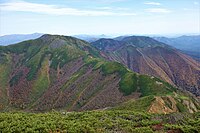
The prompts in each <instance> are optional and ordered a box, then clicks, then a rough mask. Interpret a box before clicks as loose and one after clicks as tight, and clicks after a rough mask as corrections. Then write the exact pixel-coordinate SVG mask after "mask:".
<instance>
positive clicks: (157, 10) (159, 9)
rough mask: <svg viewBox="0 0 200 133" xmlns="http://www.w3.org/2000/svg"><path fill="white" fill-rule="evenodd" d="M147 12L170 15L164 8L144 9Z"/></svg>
mask: <svg viewBox="0 0 200 133" xmlns="http://www.w3.org/2000/svg"><path fill="white" fill-rule="evenodd" d="M146 11H147V12H151V13H170V12H171V11H170V10H168V9H165V8H149V9H146Z"/></svg>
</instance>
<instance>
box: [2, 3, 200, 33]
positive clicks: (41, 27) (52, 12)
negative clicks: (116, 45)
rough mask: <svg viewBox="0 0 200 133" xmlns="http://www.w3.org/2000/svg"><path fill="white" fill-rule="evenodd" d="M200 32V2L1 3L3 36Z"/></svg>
mask: <svg viewBox="0 0 200 133" xmlns="http://www.w3.org/2000/svg"><path fill="white" fill-rule="evenodd" d="M35 32H39V33H49V34H63V35H75V34H93V35H94V34H112V35H124V34H136V35H141V34H156V35H170V34H190V33H200V0H0V35H6V34H29V33H35Z"/></svg>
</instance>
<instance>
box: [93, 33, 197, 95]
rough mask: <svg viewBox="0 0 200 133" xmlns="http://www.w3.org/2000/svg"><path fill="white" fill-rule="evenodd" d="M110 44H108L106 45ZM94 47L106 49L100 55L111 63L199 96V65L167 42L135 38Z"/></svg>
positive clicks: (96, 44)
mask: <svg viewBox="0 0 200 133" xmlns="http://www.w3.org/2000/svg"><path fill="white" fill-rule="evenodd" d="M107 41H109V42H110V43H109V45H108V43H104V42H107ZM92 44H93V45H94V46H95V47H96V48H98V49H100V50H101V49H103V50H102V51H101V53H102V55H103V56H104V57H105V58H107V59H108V60H113V61H118V62H120V63H122V64H124V65H126V66H127V67H128V68H130V69H131V70H133V71H134V72H138V73H140V74H148V75H152V76H155V77H159V78H161V79H163V80H165V81H167V82H168V83H170V84H172V85H176V86H178V87H181V88H184V89H186V90H188V91H190V92H192V93H193V94H195V95H196V96H200V64H199V62H197V61H195V60H193V59H191V58H190V57H188V56H186V55H184V54H182V53H181V52H179V51H178V50H176V49H174V48H172V47H170V46H168V45H166V44H164V43H160V42H158V41H156V40H154V39H152V38H149V37H143V36H138V37H137V36H132V37H124V38H122V39H121V41H117V44H116V41H115V40H110V39H109V40H108V39H104V40H102V39H101V40H98V41H96V42H93V43H92ZM119 44H120V45H119ZM111 46H112V47H111ZM107 47H109V49H107ZM104 49H105V50H104ZM110 49H111V50H110Z"/></svg>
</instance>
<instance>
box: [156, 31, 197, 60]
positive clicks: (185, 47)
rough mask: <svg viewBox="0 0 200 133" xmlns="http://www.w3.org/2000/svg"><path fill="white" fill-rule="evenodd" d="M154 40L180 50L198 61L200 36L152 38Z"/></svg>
mask: <svg viewBox="0 0 200 133" xmlns="http://www.w3.org/2000/svg"><path fill="white" fill-rule="evenodd" d="M154 39H156V40H158V41H160V42H163V43H166V44H169V45H171V46H173V47H175V48H177V49H180V50H182V51H183V52H184V53H186V54H188V55H190V56H192V57H194V58H198V59H200V35H196V36H180V37H177V38H166V37H154Z"/></svg>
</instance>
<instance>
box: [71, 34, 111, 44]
mask: <svg viewBox="0 0 200 133" xmlns="http://www.w3.org/2000/svg"><path fill="white" fill-rule="evenodd" d="M73 37H76V38H79V39H82V40H84V41H87V42H94V41H97V40H98V39H100V38H111V37H110V36H107V35H104V34H102V35H84V34H82V35H74V36H73Z"/></svg>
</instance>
